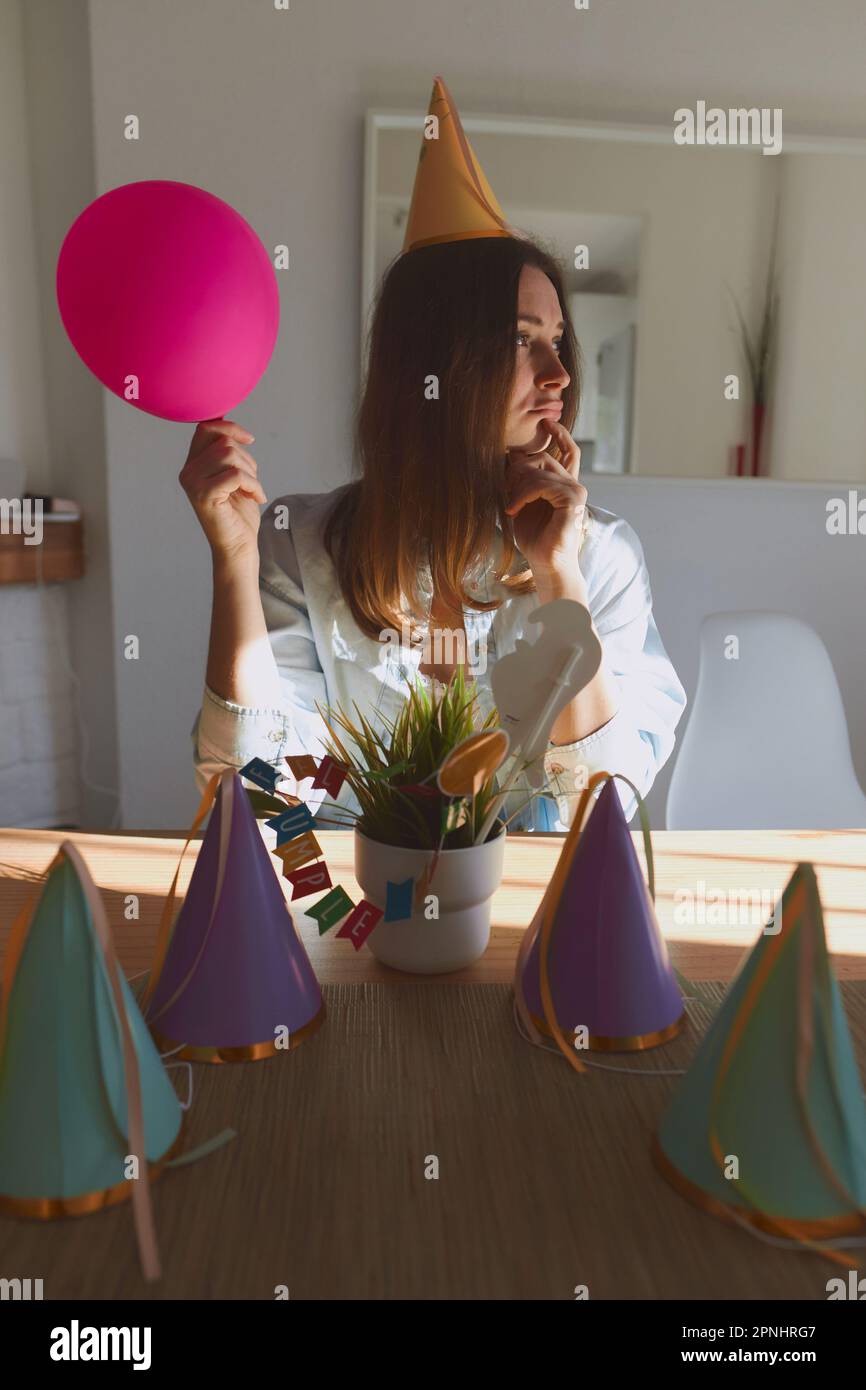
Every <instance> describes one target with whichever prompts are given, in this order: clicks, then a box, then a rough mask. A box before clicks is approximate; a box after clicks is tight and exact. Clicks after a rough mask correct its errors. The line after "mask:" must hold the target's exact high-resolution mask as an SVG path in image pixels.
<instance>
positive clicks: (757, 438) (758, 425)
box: [752, 401, 766, 478]
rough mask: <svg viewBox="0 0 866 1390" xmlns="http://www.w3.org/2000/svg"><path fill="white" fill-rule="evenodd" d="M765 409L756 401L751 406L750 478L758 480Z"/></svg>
mask: <svg viewBox="0 0 866 1390" xmlns="http://www.w3.org/2000/svg"><path fill="white" fill-rule="evenodd" d="M765 409H766V407H765V405H764V404H763V402H760V403H758V402H757V401H756V402H755V404H754V405H753V406H752V477H753V478H758V477H760V475H761V436H762V434H763V432H764V411H765Z"/></svg>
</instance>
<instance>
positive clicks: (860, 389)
mask: <svg viewBox="0 0 866 1390" xmlns="http://www.w3.org/2000/svg"><path fill="white" fill-rule="evenodd" d="M780 162H782V164H783V169H782V190H783V208H784V213H783V220H782V226H781V235H780V276H779V301H780V306H781V312H780V318H779V338H778V341H779V352H778V360H777V363H776V374H775V380H774V382H773V387H772V399H773V400H774V401H776V402H778V406H777V407H776V408H774V412H773V431H772V442H771V446H770V469H771V472H772V473H773V475H774V476H775V477H779V478H801V479H813V478H816V477H821V476H822V475H823V476H826V477H830V478H845V479H853V480H855V481H856V480H859V481H860V482H861V483H862V482H863V481H864V479H866V261H864V256H863V228H864V226H866V159H863V158H860V157H857V156H855V155H845V154H820V155H815V154H800V155H796V156H792V157H791V158H785V159H783V161H780Z"/></svg>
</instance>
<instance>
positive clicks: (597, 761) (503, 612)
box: [191, 484, 686, 831]
mask: <svg viewBox="0 0 866 1390" xmlns="http://www.w3.org/2000/svg"><path fill="white" fill-rule="evenodd" d="M346 486H348V484H346ZM343 490H344V489H343V488H338V489H336V490H335V491H334V492H330V493H294V494H291V495H288V496H285V497H279V498H277V499H276V500H275V501H274V502H272V503H271V504H270V506H269V507H268V509H267V510H266V512H265V513H264V514H263V516H262V521H261V527H260V531H259V554H260V560H261V564H260V573H259V589H260V593H261V599H262V607H263V610H264V615H265V622H266V625H267V629H268V634H269V640H270V643H271V647H272V650H273V653H274V657H275V659H276V663H277V668H278V671H279V675H280V685H281V690H282V696H283V705H282V708H281V709H270V708H258V707H251V706H246V705H238V704H235V703H234V702H233V701H231V700H225V699H223V698H222V697H221V696H219V695H217V694H215V692H214V691H212V690H211V689H210V688H209V687H208V686H207V684H206V685H205V687H204V697H203V700H202V705H201V709H200V711H199V714H198V715H197V717H196V720H195V723H194V725H193V728H192V730H191V737H192V741H193V758H194V763H195V772H196V781H197V784H198V786H199V789H200V790H202V791H203V790H204V787H205V785H206V783H207V780H208V778H209V777H210V776H211V775H212V773H214V772H216V771H217V770H218V769H220V768H221V767H225V766H233V767H242V766H243V765H244V764H245V763H247V762H249V760H250V759H251V758H254V757H258V758H262V759H263V760H264V761H265V762H267V763H271V764H273V765H274V766H276V767H278V769H279V771H280V772H281V773H283V774H285V775H286V776H287V777H288V778H289V779H290V780H289V782H288V783H281V788H282V789H284V790H287V791H289V792H291V793H292V794H293V795H296V796H299V797H300V798H301V799H302V800H303V801H305V802H306V804H307V805H308V806H309V808H310V810H311V811H312V812H313V814H314V815H316V814H317V812H320V813H321V816H320V824H321V825H323V826H324V827H325V828H328V826H327V820H326V819H325V818H326V817H327V814H328V810H329V808H334V816H335V819H336V818H339V819H340V820H341V821H344V820H347V819H348V817H347V815H346V811H345V810H339V809H336V808H337V807H345V808H348V809H349V810H351V811H354V812H355V813H356V814H357V813H358V812H359V811H360V807H359V805H358V802H357V799H356V798H355V796H354V793H353V792H352V791H351V788H350V787H349V785H348V782H344V784H343V786H342V788H341V790H340V793H339V795H338V797H337V799H336V803H335V802H333V801H331V800H330V798H328V797H327V793H326V792H325V791H324V789H321V788H320V789H317V790H315V791H313V790H311V788H310V782H309V781H308V780H306V781H303V782H301V783H295V781H294V779H293V778H292V777H291V774H290V773H289V769H288V767H287V766H286V765H285V764H284V763H283V761H282V760H283V758H284V757H285V756H287V755H288V756H294V755H296V754H302V753H310V754H312V755H313V757H314V758H317V759H318V758H320V757H322V756H323V755H324V754H325V752H326V751H327V749H326V747H325V745H324V742H323V741H322V738H323V736H324V735H326V734H327V730H326V728H325V725H324V721H323V720H322V718H321V716H320V715H319V714H318V712H317V710H316V702H317V701H318V702H319V704H320V705H322V706H325V707H327V706H329V705H330V706H331V707H332V708H335V707H336V706H337V705H339V706H340V707H341V708H342V709H343V711H345V713H346V714H347V716H348V717H350V718H354V717H355V710H354V705H353V703H352V702H353V701H354V702H356V703H357V705H358V706H359V708H360V709H361V710H362V711H363V713H364V715H365V717H366V718H367V719H368V720H369V722H370V723H371V725H372V726H373V728H375V729H377V730H379V731H382V728H383V718H384V719H387V720H389V721H393V720H394V719H395V718H396V717H397V716H398V714H399V712H400V709H401V708H402V706H403V704H404V702H405V699H406V695H407V683H408V682H409V681H410V680H411V681H413V682H420V683H422V684H425V685H426V686H427V688H428V689H429V688H431V686H433V685H438V682H433V681H431V679H430V678H429V677H425V676H422V675H421V674H420V672H419V670H418V667H419V665H420V663H421V661H422V660H423V653H422V651H421V649H420V647H419V646H417V645H416V646H414V647H412V646H409V645H406V646H403V645H401V644H400V642H399V641H397V640H394V641H378V640H376V639H374V638H370V637H367V636H366V635H365V634H364V633H362V632H361V630H360V628H359V627H358V625H357V624H356V623H355V621H354V619H353V617H352V614H351V610H350V609H349V607H348V605H347V603H346V601H345V599H344V598H343V596H342V593H341V592H340V589H339V586H338V583H337V577H336V574H335V571H334V567H333V564H332V563H331V560H330V557H329V556H328V554H327V552H326V550H325V548H324V546H323V544H322V541H321V539H320V534H319V527H320V525H321V523H322V521H323V519H324V518H325V515H326V513H327V511H328V510H329V508H330V506H331V505H332V503H333V502H334V501H335V500H336V498H337V496H338V494H339V493H340V492H342V491H343ZM277 508H287V509H288V517H289V524H288V527H287V528H286V529H277V527H276V526H275V524H274V522H275V516H276V515H277V512H276V509H277ZM586 512H587V518H588V532H587V535H586V538H585V540H584V542H583V544H582V546H581V550H580V571H581V574H582V575H583V577H584V580H585V583H586V586H587V602H588V607H589V610H590V613H591V615H592V618H593V621H594V624H595V628H596V631H597V632H598V635H599V638H600V640H601V644H602V648H603V651H604V656H605V664H606V668H607V670H608V671H609V672H610V673H611V675H612V678H613V681H614V684H615V686H616V688H617V689H618V692H619V708H618V710H617V713H616V714H615V715H614V716H613V718H612V719H611V720H609V721H608V723H607V724H605V725H603V727H602V728H600V729H598V730H596V732H595V733H592V734H589V735H588V736H587V737H586V738H582V739H578V740H577V741H576V742H575V743H568V744H559V745H553V744H551V745H550V748H549V750H548V752H547V754H546V755H545V760H544V766H545V772H546V774H547V777H548V779H549V782H550V784H551V785H550V792H549V794H548V793H544V794H536V795H535V797H534V798H533V799H532V800H529V797H530V796H531V794H532V789H531V788H529V787H528V784H527V783H526V782H525V781H522V782H518V784H517V786H516V788H515V789H514V790H513V791H512V792H511V793H510V794H509V797H508V800H507V801H506V803H505V807H504V809H503V811H502V812H501V814H502V816H503V817H504V818H506V819H508V818H509V817H510V816H512V814H513V813H514V812H517V814H514V815H513V819H509V820H508V826H509V829H513V830H517V829H520V830H541V831H564V830H568V829H569V828H570V826H571V821H572V817H573V815H574V812H575V810H576V807H577V802H578V800H579V790H577V789H576V785H575V774H576V772H577V769H578V768H581V767H585V768H586V770H587V773H585V774H578V776H580V775H583V778H584V780H583V782H581V786H582V785H585V779H586V775H587V774H588V775H590V776H591V775H592V773H593V772H597V771H599V770H601V769H604V770H605V771H607V772H621V773H624V774H625V776H626V777H628V778H629V779H630V781H632V782H633V783H634V784H635V786H636V787H637V788H638V790H639V791H640V793H641V796H645V795H646V793H647V792H648V791H649V789H650V787H651V786H652V784H653V781H654V779H655V776H656V773H657V772H658V771H659V769H660V768H661V767H663V766H664V764H665V762H666V761H667V759H668V757H669V756H670V754H671V751H672V749H673V746H674V730H675V728H676V725H677V723H678V721H679V719H680V716H681V715H682V712H683V710H684V708H685V704H686V695H685V691H684V690H683V687H682V685H681V684H680V681H679V679H678V678H677V675H676V672H675V671H674V669H673V666H672V665H671V663H670V660H669V659H668V656H667V653H666V651H665V649H664V647H663V645H662V641H661V638H660V636H659V632H658V629H657V627H656V624H655V621H654V619H653V613H652V595H651V592H650V582H649V575H648V574H647V568H646V563H645V561H644V557H643V550H642V547H641V544H640V541H639V539H638V537H637V535H636V533H635V532H634V530H633V529H632V527H631V526H630V525H629V524H628V522H627V521H624V520H623V519H622V518H621V517H618V516H615V515H614V514H613V512H609V511H606V510H604V509H603V508H600V507H593V506H589V505H588V506H587V509H586ZM279 516H280V517H282V518H284V517H285V512H284V511H283V512H281V513H279ZM496 534H497V549H496V553H495V554H494V555H492V556H491V557H490V560H489V562H488V564H487V567H486V569H485V568H484V567H478V568H477V570H476V571H473V574H472V575H471V576H470V577H469V586H468V592H470V593H471V594H472V595H477V596H480V597H481V598H495V597H497V596H499V595H500V594H502V595H505V599H504V602H503V604H502V605H501V607H500V608H498V609H495V610H493V611H490V612H479V611H477V610H473V609H471V608H467V609H465V610H464V623H465V628H466V638H467V645H468V657H467V660H468V661H471V660H472V657H473V654H475V653H484V654H485V655H486V670H482V669H477V668H474V667H472V666H470V670H469V674H471V675H473V676H474V680H475V689H476V692H477V696H478V707H477V708H478V711H479V718H478V721H477V723H478V726H479V727H480V725H481V723H482V722H483V720H484V717H485V716H486V715H487V714H488V713H489V712H490V711H491V710H493V709H495V702H494V699H493V693H492V690H491V686H490V671H491V669H492V667H493V665H494V664H495V662H496V660H497V659H498V658H499V657H500V656H504V655H505V654H506V653H508V652H512V651H514V649H515V645H516V642H517V640H518V638H520V637H522V636H525V637H526V638H527V640H529V641H534V640H535V639H536V638H537V637H538V635H539V634H540V631H541V629H540V627H539V626H538V625H537V624H535V623H530V622H529V618H530V615H531V614H532V612H533V611H534V609H536V608H537V607H539V604H540V600H539V598H538V595H537V594H527V595H523V596H521V595H514V594H511V593H510V592H509V591H508V590H507V589H506V588H505V587H504V586H503V585H502V584H500V583H499V582H498V581H496V580H495V579H494V578H493V575H492V571H493V569H494V568H495V563H496V561H497V560H498V558H499V553H500V551H499V547H500V546H501V543H502V536H501V530H499V528H498V527H497V533H496ZM516 558H517V560H518V561H520V559H521V558H522V557H520V553H519V551H518V552H517V557H516ZM524 565H525V562H524ZM512 572H516V570H515V567H514V566H512ZM419 577H420V584H421V590H422V593H423V594H424V595H425V598H426V600H427V602H428V604H429V600H430V597H431V595H432V586H431V584H430V579H429V566H425V567H423V568H422V571H421V572H420V576H419ZM527 624H529V625H528V628H527ZM478 665H479V667H481V666H483V665H484V662H483V661H481V662H479V663H478ZM338 733H340V734H341V737H343V735H342V731H340V730H339V729H338ZM509 766H510V760H508V761H506V763H505V764H504V765H503V768H502V769H501V771H500V774H499V777H500V778H504V775H506V774H507V771H508V768H509ZM614 785H615V786H616V788H617V789H618V791H619V794H620V799H621V801H622V805H623V809H624V811H625V814H626V818H627V819H628V820H631V818H632V816H633V815H634V813H635V811H636V810H637V801H636V798H635V797H634V795H633V793H632V791H631V789H630V788H629V787H628V786H627V784H626V783H625V782H623V781H621V780H620V779H617V780H616V781H615V782H614ZM323 801H324V802H325V804H324V805H323V804H322V803H323ZM527 801H528V804H527ZM520 807H522V808H523V809H522V810H518V808H520Z"/></svg>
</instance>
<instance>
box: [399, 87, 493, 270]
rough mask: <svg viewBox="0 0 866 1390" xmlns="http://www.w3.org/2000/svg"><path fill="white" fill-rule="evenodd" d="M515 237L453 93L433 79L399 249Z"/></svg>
mask: <svg viewBox="0 0 866 1390" xmlns="http://www.w3.org/2000/svg"><path fill="white" fill-rule="evenodd" d="M431 117H435V120H431V119H430V118H431ZM513 235H515V233H514V232H513V231H512V229H511V228H510V227H509V226H508V223H507V222H506V221H505V217H504V215H503V212H502V208H501V207H500V206H499V203H498V202H497V199H496V195H495V193H494V192H493V189H492V188H491V187H490V184H489V183H488V182H487V179H486V178H485V177H484V170H483V169H482V168H481V165H480V164H479V163H478V160H477V159H476V157H475V155H474V153H473V150H472V146H471V145H470V143H469V141H468V140H467V138H466V135H465V133H464V131H463V126H462V125H461V123H460V115H459V113H458V110H457V107H456V106H455V105H454V102H453V101H452V99H451V94H450V92H449V91H448V88H447V87H446V86H445V83H444V81H443V80H442V78H441V77H434V79H433V95H432V97H431V98H430V109H429V111H428V114H427V120H426V122H425V125H424V135H423V137H422V139H421V153H420V154H419V156H418V170H417V173H416V174H415V187H414V188H413V190H412V204H411V206H410V208H409V220H408V222H407V224H406V236H405V239H404V241H403V251H404V252H406V251H414V250H415V249H416V248H417V247H419V246H433V245H435V244H436V243H437V242H441V241H466V240H468V239H469V238H470V237H481V236H513Z"/></svg>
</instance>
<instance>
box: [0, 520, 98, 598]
mask: <svg viewBox="0 0 866 1390" xmlns="http://www.w3.org/2000/svg"><path fill="white" fill-rule="evenodd" d="M27 539H28V538H27V537H26V536H15V535H2V534H0V584H35V583H37V582H38V581H39V580H40V579H42V580H44V581H45V583H52V584H53V583H57V582H58V581H61V580H65V579H80V578H81V577H82V575H83V574H84V523H83V521H82V520H81V519H80V518H76V519H75V520H69V521H61V520H59V519H57V518H54V517H52V516H51V514H50V513H49V514H47V515H45V516H43V518H42V544H41V545H27V544H25V542H26V540H27Z"/></svg>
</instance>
